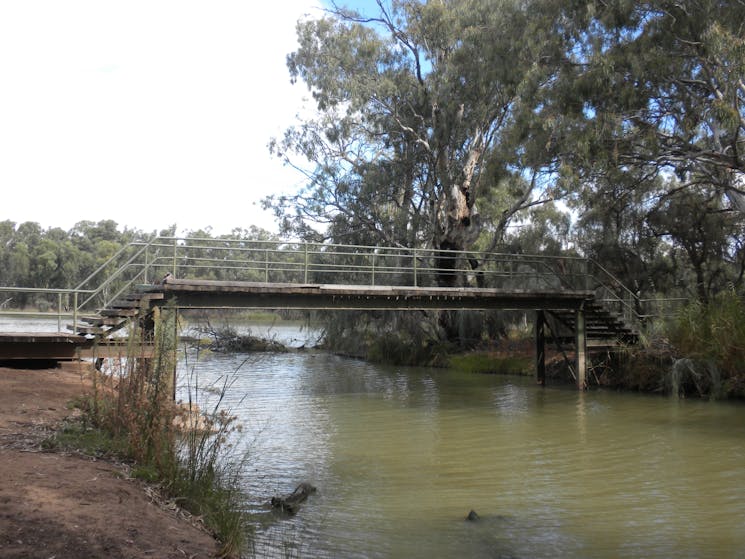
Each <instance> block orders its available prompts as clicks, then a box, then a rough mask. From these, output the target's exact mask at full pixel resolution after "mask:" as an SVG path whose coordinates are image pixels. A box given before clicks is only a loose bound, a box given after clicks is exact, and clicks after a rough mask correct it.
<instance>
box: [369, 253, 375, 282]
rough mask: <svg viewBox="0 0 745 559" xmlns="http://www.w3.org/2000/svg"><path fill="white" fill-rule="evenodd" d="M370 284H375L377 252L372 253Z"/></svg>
mask: <svg viewBox="0 0 745 559" xmlns="http://www.w3.org/2000/svg"><path fill="white" fill-rule="evenodd" d="M370 285H375V253H374V252H373V253H372V278H371V281H370Z"/></svg>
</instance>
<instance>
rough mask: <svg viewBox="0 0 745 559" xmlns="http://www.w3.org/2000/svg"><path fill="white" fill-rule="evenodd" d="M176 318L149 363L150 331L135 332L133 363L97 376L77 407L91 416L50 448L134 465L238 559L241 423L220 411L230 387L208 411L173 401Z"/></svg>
mask: <svg viewBox="0 0 745 559" xmlns="http://www.w3.org/2000/svg"><path fill="white" fill-rule="evenodd" d="M175 320H176V313H175V311H173V310H172V309H170V310H169V309H166V310H164V311H163V312H162V313H161V316H160V317H156V328H155V335H154V339H153V342H154V346H155V352H154V356H153V357H152V358H148V359H146V358H143V357H141V356H138V354H137V352H138V347H139V346H140V344H139V343H138V342H139V341H140V340H141V339H142V336H143V334H144V333H143V332H142V331H140V330H139V329H137V328H135V329H134V330H133V331H132V333H131V335H130V344H129V345H130V347H129V350H128V353H127V358H126V359H124V360H121V361H120V362H119V363H117V365H118V366H117V367H116V368H115V369H112V371H111V374H107V375H103V374H100V373H98V372H94V373H93V392H92V394H91V396H90V398H87V399H85V400H81V401H79V402H77V403H76V405H77V406H79V407H81V409H83V410H84V414H83V416H82V417H81V418H80V419H79V420H78V422H77V423H72V424H69V425H67V426H65V428H63V429H62V430H61V431H60V432H59V433H57V434H56V435H55V436H54V437H52V438H51V439H50V440H49V441H47V443H46V444H47V445H48V447H49V448H52V447H56V448H75V449H77V450H79V451H81V452H85V453H87V454H91V455H94V456H116V457H119V458H121V459H124V460H128V461H130V462H131V463H132V470H131V472H132V476H133V477H136V478H138V479H141V480H144V481H146V482H149V483H153V484H157V485H158V486H159V487H160V488H161V490H162V492H163V493H164V496H165V497H166V498H170V499H172V500H173V501H175V502H176V503H177V504H179V505H180V506H181V507H182V508H184V509H186V510H188V511H189V512H191V513H192V514H195V515H198V516H200V517H202V519H203V521H204V523H205V525H206V526H207V527H208V528H209V529H210V530H211V531H212V532H213V534H214V535H215V537H216V538H217V539H218V540H219V541H220V543H221V556H222V557H238V556H240V553H241V552H242V550H243V549H245V548H246V547H247V545H248V541H247V540H248V535H249V534H250V530H249V524H248V520H249V519H248V517H247V514H246V513H245V512H244V509H243V495H242V493H241V491H240V489H239V484H238V481H239V477H240V473H241V467H242V463H241V461H240V460H238V461H237V462H235V461H231V460H230V457H229V455H228V450H229V443H228V440H229V438H230V437H229V435H230V433H232V432H233V431H234V430H235V429H237V425H236V422H235V417H233V416H231V415H230V414H229V413H227V412H226V411H224V410H222V409H220V404H221V403H222V399H223V398H222V397H223V396H224V393H225V391H226V390H227V389H228V388H229V385H228V384H224V385H223V386H221V387H218V390H221V391H222V393H221V394H220V397H219V398H218V403H217V404H216V405H215V408H214V409H213V410H212V411H210V412H207V413H201V412H200V413H198V414H195V413H189V412H188V410H193V409H195V406H192V405H190V406H189V408H188V410H187V412H185V410H184V409H183V408H181V407H179V406H177V405H176V404H175V403H174V402H173V382H174V376H173V375H174V371H175V366H176V349H177V347H176V344H177V340H176V331H177V330H176V328H175V326H176V325H175ZM191 396H192V395H191V393H190V394H189V399H190V400H191ZM189 403H190V404H192V402H191V401H190V402H189Z"/></svg>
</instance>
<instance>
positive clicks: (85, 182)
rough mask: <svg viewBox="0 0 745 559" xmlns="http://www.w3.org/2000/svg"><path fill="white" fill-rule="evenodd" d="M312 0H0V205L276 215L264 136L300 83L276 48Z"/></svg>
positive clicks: (212, 216) (273, 131)
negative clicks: (269, 203) (267, 205)
mask: <svg viewBox="0 0 745 559" xmlns="http://www.w3.org/2000/svg"><path fill="white" fill-rule="evenodd" d="M319 6H320V0H275V1H273V2H252V1H250V0H217V1H210V2H208V1H206V0H202V1H194V0H127V1H112V0H88V1H84V0H65V1H61V0H33V1H31V0H3V1H2V2H0V221H4V220H6V219H9V220H11V221H14V222H16V223H22V222H24V221H35V222H37V223H39V224H40V225H41V226H42V227H44V228H49V227H61V228H63V229H65V230H69V229H70V228H72V226H73V225H74V224H75V223H77V222H79V221H82V220H90V221H100V220H103V219H113V220H114V221H116V222H117V223H118V224H119V226H120V228H123V227H125V226H126V227H128V228H135V229H141V230H143V231H146V232H150V231H156V230H158V231H159V230H161V229H165V228H168V227H170V226H171V225H173V224H175V225H176V227H177V232H179V233H183V232H186V231H189V230H196V229H206V228H208V227H211V230H212V233H213V234H223V233H229V232H230V231H231V230H233V229H234V228H246V229H248V228H249V227H250V226H251V225H256V226H258V227H263V228H265V229H269V230H272V231H274V230H276V224H275V222H274V219H273V217H272V215H271V214H270V213H269V212H265V211H264V210H262V209H261V208H260V206H259V204H258V202H259V200H261V199H262V198H263V197H265V196H267V195H270V194H280V193H288V192H291V191H293V190H294V189H297V188H298V186H299V185H300V184H302V176H300V175H299V174H298V172H297V171H293V170H291V169H289V168H285V167H283V166H282V164H281V162H280V161H279V160H277V159H275V158H273V157H272V156H271V155H270V154H269V151H268V149H267V144H268V142H269V141H270V139H271V138H272V137H278V136H280V135H281V133H282V131H283V130H284V129H285V128H287V126H289V125H290V124H291V123H292V122H293V121H294V118H295V115H296V114H298V112H299V111H302V110H303V108H302V107H303V103H304V101H303V99H304V98H305V99H306V101H305V103H306V105H310V103H308V102H307V98H308V97H309V94H308V91H307V88H306V87H305V85H304V84H302V83H298V84H296V85H294V86H293V85H292V84H291V83H290V79H289V74H288V71H287V67H286V65H285V57H286V55H287V54H288V53H290V52H291V51H293V50H294V48H295V46H296V43H295V24H296V22H297V20H298V19H299V18H301V17H304V16H305V15H310V16H316V17H317V16H320V15H321V12H320V9H319Z"/></svg>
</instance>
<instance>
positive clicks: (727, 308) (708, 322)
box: [669, 290, 745, 397]
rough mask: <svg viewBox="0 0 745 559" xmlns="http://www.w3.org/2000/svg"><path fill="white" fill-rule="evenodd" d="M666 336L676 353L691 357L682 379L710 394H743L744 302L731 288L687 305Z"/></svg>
mask: <svg viewBox="0 0 745 559" xmlns="http://www.w3.org/2000/svg"><path fill="white" fill-rule="evenodd" d="M669 337H670V341H671V343H672V344H673V346H674V348H675V353H676V356H677V357H679V358H687V359H690V360H691V363H690V364H688V366H687V367H685V370H686V371H688V372H687V373H686V375H685V376H684V377H683V378H682V380H683V381H684V382H685V381H686V380H688V381H690V382H694V383H695V385H696V387H697V390H699V391H701V392H705V393H708V394H711V395H713V396H716V395H717V394H718V393H719V394H721V395H723V396H738V397H742V396H745V302H743V300H742V298H741V297H740V296H738V295H737V293H735V291H734V290H729V291H725V292H723V293H720V294H719V295H717V296H716V297H715V298H713V299H712V300H711V301H710V302H709V304H708V305H707V304H703V303H701V302H698V301H696V302H692V303H690V304H689V305H687V306H686V307H685V308H684V309H683V310H682V311H681V312H680V314H679V315H678V317H677V320H676V321H675V323H674V324H673V326H672V328H671V330H670V336H669Z"/></svg>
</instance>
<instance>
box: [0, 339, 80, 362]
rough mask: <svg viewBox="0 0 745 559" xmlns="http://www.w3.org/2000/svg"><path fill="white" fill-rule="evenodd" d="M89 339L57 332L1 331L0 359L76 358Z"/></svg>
mask: <svg viewBox="0 0 745 559" xmlns="http://www.w3.org/2000/svg"><path fill="white" fill-rule="evenodd" d="M87 341H88V340H86V339H85V338H84V337H83V336H76V335H74V334H64V333H57V332H51V333H48V332H0V360H34V359H49V360H55V359H56V360H70V359H75V358H76V357H77V353H78V349H80V348H81V347H83V346H84V345H85V344H86V342H87Z"/></svg>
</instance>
